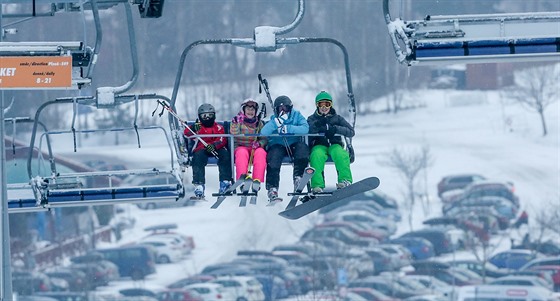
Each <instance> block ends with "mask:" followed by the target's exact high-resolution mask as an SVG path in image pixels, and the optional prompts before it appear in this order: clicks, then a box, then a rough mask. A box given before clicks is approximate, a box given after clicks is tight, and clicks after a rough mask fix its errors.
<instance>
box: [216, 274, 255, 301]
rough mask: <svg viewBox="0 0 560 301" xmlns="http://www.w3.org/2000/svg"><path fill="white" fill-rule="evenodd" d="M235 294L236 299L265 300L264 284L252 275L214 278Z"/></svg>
mask: <svg viewBox="0 0 560 301" xmlns="http://www.w3.org/2000/svg"><path fill="white" fill-rule="evenodd" d="M212 283H218V284H220V285H222V286H223V288H224V290H227V291H229V292H230V293H232V295H234V296H235V298H236V299H235V300H247V301H264V299H265V297H264V293H263V289H262V284H261V283H260V282H259V281H258V280H257V279H256V278H255V277H252V276H235V277H219V278H216V279H214V280H212Z"/></svg>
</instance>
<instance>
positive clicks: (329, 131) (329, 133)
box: [325, 125, 336, 139]
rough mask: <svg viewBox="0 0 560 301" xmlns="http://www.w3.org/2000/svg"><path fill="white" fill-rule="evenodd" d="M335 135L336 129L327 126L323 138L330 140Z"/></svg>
mask: <svg viewBox="0 0 560 301" xmlns="http://www.w3.org/2000/svg"><path fill="white" fill-rule="evenodd" d="M335 134H336V127H335V126H334V125H332V126H327V131H326V132H325V137H327V138H328V139H332V138H333V137H334V135H335Z"/></svg>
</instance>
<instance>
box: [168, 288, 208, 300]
mask: <svg viewBox="0 0 560 301" xmlns="http://www.w3.org/2000/svg"><path fill="white" fill-rule="evenodd" d="M157 299H158V301H204V299H202V296H200V295H199V294H198V293H197V292H195V291H194V290H184V289H170V290H164V291H160V292H158V293H157Z"/></svg>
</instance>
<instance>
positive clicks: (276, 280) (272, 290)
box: [254, 274, 301, 301]
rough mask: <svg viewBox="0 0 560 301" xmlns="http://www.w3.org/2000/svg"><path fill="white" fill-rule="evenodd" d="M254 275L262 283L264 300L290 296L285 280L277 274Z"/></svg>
mask: <svg viewBox="0 0 560 301" xmlns="http://www.w3.org/2000/svg"><path fill="white" fill-rule="evenodd" d="M254 277H255V279H257V280H258V281H259V282H260V283H261V285H262V291H263V294H264V300H265V301H273V300H278V299H284V298H287V297H289V296H290V291H289V290H288V287H287V285H286V282H284V280H283V279H282V278H280V277H279V276H275V275H267V274H256V275H254ZM300 293H301V291H299V292H298V294H300ZM292 295H293V294H292Z"/></svg>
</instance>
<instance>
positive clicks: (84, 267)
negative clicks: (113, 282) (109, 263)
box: [68, 262, 110, 288]
mask: <svg viewBox="0 0 560 301" xmlns="http://www.w3.org/2000/svg"><path fill="white" fill-rule="evenodd" d="M68 267H69V268H71V269H77V270H80V271H82V272H84V273H85V274H86V278H87V281H88V285H90V286H91V287H95V288H97V287H99V286H105V285H107V284H109V282H110V279H109V276H108V274H107V271H106V270H105V268H104V267H103V266H101V265H99V264H97V263H95V262H86V263H72V264H71V265H69V266H68Z"/></svg>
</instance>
